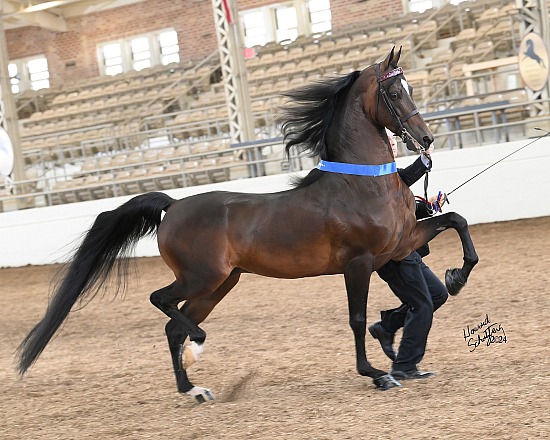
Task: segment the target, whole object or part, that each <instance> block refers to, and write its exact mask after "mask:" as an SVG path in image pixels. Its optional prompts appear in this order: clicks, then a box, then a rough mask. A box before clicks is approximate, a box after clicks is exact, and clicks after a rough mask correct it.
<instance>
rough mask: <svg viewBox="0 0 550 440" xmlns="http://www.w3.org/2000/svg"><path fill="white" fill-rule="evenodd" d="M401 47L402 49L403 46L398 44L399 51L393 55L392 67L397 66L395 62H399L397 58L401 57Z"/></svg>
mask: <svg viewBox="0 0 550 440" xmlns="http://www.w3.org/2000/svg"><path fill="white" fill-rule="evenodd" d="M401 49H403V46H399V51H398V52H397V55H396V56H395V60H393V65H394V67H397V63H399V58H401Z"/></svg>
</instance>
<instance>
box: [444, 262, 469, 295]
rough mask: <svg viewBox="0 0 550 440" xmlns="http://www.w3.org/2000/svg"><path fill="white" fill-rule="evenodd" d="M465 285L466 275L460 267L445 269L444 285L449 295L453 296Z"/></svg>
mask: <svg viewBox="0 0 550 440" xmlns="http://www.w3.org/2000/svg"><path fill="white" fill-rule="evenodd" d="M465 285H466V277H465V276H464V274H463V273H462V270H460V269H456V268H455V269H447V272H445V287H447V291H448V292H449V295H452V296H455V295H458V293H459V292H460V291H461V290H462V288H463V287H464V286H465Z"/></svg>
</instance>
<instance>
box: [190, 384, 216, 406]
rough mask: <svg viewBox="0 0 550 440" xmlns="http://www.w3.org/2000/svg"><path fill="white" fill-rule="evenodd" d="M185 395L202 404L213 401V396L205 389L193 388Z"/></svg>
mask: <svg viewBox="0 0 550 440" xmlns="http://www.w3.org/2000/svg"><path fill="white" fill-rule="evenodd" d="M185 394H187V395H188V396H191V397H193V398H194V399H195V400H196V401H197V402H198V403H204V402H206V401H207V400H214V395H213V394H212V393H211V392H210V390H209V389H207V388H202V387H193V388H191V389H190V390H189V391H186V392H185Z"/></svg>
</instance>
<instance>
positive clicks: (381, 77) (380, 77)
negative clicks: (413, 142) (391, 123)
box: [376, 64, 424, 151]
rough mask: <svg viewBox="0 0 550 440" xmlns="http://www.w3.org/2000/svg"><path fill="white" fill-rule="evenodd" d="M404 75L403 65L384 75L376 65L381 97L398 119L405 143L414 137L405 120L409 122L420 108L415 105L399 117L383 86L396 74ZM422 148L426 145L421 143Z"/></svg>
mask: <svg viewBox="0 0 550 440" xmlns="http://www.w3.org/2000/svg"><path fill="white" fill-rule="evenodd" d="M398 75H403V69H402V68H401V67H397V68H396V69H393V70H390V71H389V72H386V73H384V74H383V75H380V64H377V65H376V80H377V81H378V90H379V92H380V93H379V95H378V97H379V98H380V95H381V96H382V99H384V102H385V103H386V106H387V107H388V110H389V111H390V113H391V114H392V116H393V117H394V119H395V120H396V121H397V124H398V125H399V134H398V136H400V137H401V139H402V140H403V142H404V143H407V141H408V140H409V139H412V136H411V135H410V134H409V132H408V131H407V129H406V128H405V127H404V126H403V124H404V123H405V122H407V121H408V120H409V119H410V118H412V117H413V116H414V115H416V114H418V109H417V108H416V106H415V107H414V109H413V111H411V112H410V113H408V114H406V115H405V116H403V117H402V118H400V117H399V115H398V114H397V112H396V111H395V107H394V106H393V104H392V102H391V99H390V98H389V97H388V94H387V92H386V89H384V87H382V83H383V82H384V81H386V80H387V79H390V78H393V77H394V76H398ZM419 145H420V144H419ZM420 150H421V151H423V150H424V146H423V145H420Z"/></svg>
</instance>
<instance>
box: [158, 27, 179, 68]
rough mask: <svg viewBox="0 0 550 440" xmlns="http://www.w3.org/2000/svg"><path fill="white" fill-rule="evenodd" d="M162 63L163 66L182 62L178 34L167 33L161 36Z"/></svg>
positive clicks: (174, 32)
mask: <svg viewBox="0 0 550 440" xmlns="http://www.w3.org/2000/svg"><path fill="white" fill-rule="evenodd" d="M159 44H160V58H161V59H160V62H161V64H162V65H163V66H166V65H167V64H170V63H179V62H180V54H179V51H180V47H179V44H178V33H177V32H176V31H166V32H163V33H161V34H160V35H159Z"/></svg>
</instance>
